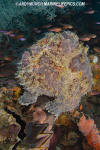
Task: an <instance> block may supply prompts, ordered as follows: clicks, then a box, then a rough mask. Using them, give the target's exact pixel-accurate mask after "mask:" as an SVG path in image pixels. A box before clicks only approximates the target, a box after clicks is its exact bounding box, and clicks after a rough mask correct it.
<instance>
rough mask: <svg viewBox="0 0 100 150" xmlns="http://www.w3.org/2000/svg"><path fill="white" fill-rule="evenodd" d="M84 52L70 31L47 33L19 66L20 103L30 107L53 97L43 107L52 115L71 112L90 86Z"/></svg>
mask: <svg viewBox="0 0 100 150" xmlns="http://www.w3.org/2000/svg"><path fill="white" fill-rule="evenodd" d="M87 50H88V47H85V46H83V44H82V43H80V42H79V38H78V36H77V35H76V34H75V33H73V32H71V31H64V32H63V33H56V34H54V33H52V32H51V33H47V34H46V36H45V37H44V38H42V39H41V40H39V41H37V43H36V44H33V45H32V46H31V47H30V51H25V52H24V54H23V56H22V59H21V61H20V63H19V66H18V72H17V78H18V79H19V82H20V84H21V85H23V87H24V88H25V90H26V92H25V93H24V94H23V95H22V96H21V97H20V99H19V102H20V104H22V105H29V104H33V103H35V102H36V101H37V98H38V96H40V95H47V96H50V97H54V98H55V99H54V100H53V101H49V102H47V104H46V105H45V109H46V110H48V111H49V112H51V113H52V114H54V115H56V116H58V115H59V114H60V113H61V112H67V111H71V110H74V109H75V108H76V107H77V106H78V105H79V102H80V99H81V97H82V96H83V95H85V94H87V92H89V91H90V90H91V86H92V84H93V80H92V71H91V67H90V64H89V60H88V57H87Z"/></svg>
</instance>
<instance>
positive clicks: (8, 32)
mask: <svg viewBox="0 0 100 150" xmlns="http://www.w3.org/2000/svg"><path fill="white" fill-rule="evenodd" d="M12 33H13V32H12V31H7V32H4V35H10V34H12Z"/></svg>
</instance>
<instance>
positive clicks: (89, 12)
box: [84, 10, 95, 15]
mask: <svg viewBox="0 0 100 150" xmlns="http://www.w3.org/2000/svg"><path fill="white" fill-rule="evenodd" d="M84 13H85V14H89V15H92V14H94V13H95V11H94V10H88V11H85V12H84Z"/></svg>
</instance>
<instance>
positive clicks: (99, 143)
mask: <svg viewBox="0 0 100 150" xmlns="http://www.w3.org/2000/svg"><path fill="white" fill-rule="evenodd" d="M78 127H79V130H80V131H81V132H82V133H83V134H84V136H86V139H87V141H88V144H89V145H90V146H91V147H93V149H94V150H100V135H99V131H98V129H97V128H96V125H95V123H94V120H92V119H86V117H85V116H84V115H83V116H82V117H81V118H80V121H79V123H78Z"/></svg>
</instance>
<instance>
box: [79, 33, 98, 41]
mask: <svg viewBox="0 0 100 150" xmlns="http://www.w3.org/2000/svg"><path fill="white" fill-rule="evenodd" d="M94 38H96V35H95V34H85V35H83V36H82V37H80V40H81V41H89V40H90V39H94Z"/></svg>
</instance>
